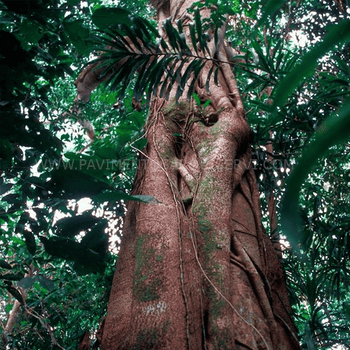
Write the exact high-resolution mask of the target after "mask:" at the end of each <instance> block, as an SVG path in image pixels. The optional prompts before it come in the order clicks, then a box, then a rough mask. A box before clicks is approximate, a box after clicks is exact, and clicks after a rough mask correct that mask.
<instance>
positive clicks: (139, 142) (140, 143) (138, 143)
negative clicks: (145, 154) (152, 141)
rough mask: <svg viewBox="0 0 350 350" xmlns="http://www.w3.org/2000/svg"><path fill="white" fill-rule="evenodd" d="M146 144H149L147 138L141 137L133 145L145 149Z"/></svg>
mask: <svg viewBox="0 0 350 350" xmlns="http://www.w3.org/2000/svg"><path fill="white" fill-rule="evenodd" d="M146 145H147V139H146V138H142V139H139V140H137V141H135V142H134V143H133V146H134V147H135V148H137V149H140V150H142V149H144V148H145V147H146Z"/></svg>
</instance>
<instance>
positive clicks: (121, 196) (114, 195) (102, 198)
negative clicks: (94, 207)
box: [93, 191, 159, 203]
mask: <svg viewBox="0 0 350 350" xmlns="http://www.w3.org/2000/svg"><path fill="white" fill-rule="evenodd" d="M93 200H94V201H96V202H98V203H104V202H118V201H120V200H124V201H137V202H143V203H159V202H158V201H157V199H156V198H154V197H152V196H147V195H134V196H131V195H130V194H127V193H125V192H116V191H113V192H104V193H101V194H98V195H97V196H94V197H93Z"/></svg>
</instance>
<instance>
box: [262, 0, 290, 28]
mask: <svg viewBox="0 0 350 350" xmlns="http://www.w3.org/2000/svg"><path fill="white" fill-rule="evenodd" d="M284 3H285V1H284V0H268V1H267V3H266V4H265V5H263V6H262V10H263V14H262V17H261V18H260V20H259V23H258V25H259V26H261V25H262V24H263V23H264V22H265V21H266V19H267V17H269V16H273V15H274V14H275V13H276V12H277V10H279V9H280V8H281V7H282V6H283V4H284Z"/></svg>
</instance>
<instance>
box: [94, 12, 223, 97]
mask: <svg viewBox="0 0 350 350" xmlns="http://www.w3.org/2000/svg"><path fill="white" fill-rule="evenodd" d="M194 15H195V16H194V22H193V23H190V24H189V35H188V36H189V38H186V35H185V33H184V25H183V23H182V22H181V21H180V20H179V21H177V23H176V26H174V24H173V23H172V22H171V20H170V19H168V20H166V21H165V23H164V27H163V31H164V33H165V34H166V37H167V40H164V39H163V38H162V37H161V36H160V35H159V33H158V31H157V30H156V29H155V28H154V27H153V26H152V24H151V23H150V22H148V21H146V20H145V19H142V18H140V17H133V16H131V15H129V19H130V25H127V24H125V21H124V22H123V23H120V24H113V25H110V26H109V27H108V28H103V29H102V30H99V31H97V32H96V34H95V36H94V40H95V42H96V46H97V50H98V52H99V53H100V56H99V57H98V58H97V59H95V60H93V61H91V62H90V63H95V62H100V66H102V67H103V68H104V69H103V71H102V73H101V74H102V75H103V76H105V77H106V76H108V78H107V80H106V82H107V83H108V84H110V87H111V89H112V90H119V91H120V94H121V95H122V94H123V92H124V91H125V90H126V89H127V87H128V86H129V85H130V86H133V91H134V96H135V97H136V98H137V99H140V98H141V97H142V96H144V94H146V95H147V97H148V98H149V97H150V95H151V94H156V93H158V94H159V96H161V97H165V98H167V99H168V98H169V96H170V92H171V90H172V88H173V86H174V84H177V88H176V89H177V90H176V99H179V98H180V97H181V96H182V94H183V92H184V91H185V85H186V84H187V83H188V82H189V80H190V82H189V88H188V93H187V98H190V97H191V96H192V94H193V91H194V87H195V83H196V81H197V79H198V76H199V74H200V72H201V70H202V68H203V67H204V66H205V64H206V63H207V62H210V63H211V65H212V66H211V68H210V69H209V73H208V77H207V80H209V79H210V78H211V76H212V74H213V72H215V73H214V76H215V80H216V81H217V74H218V63H219V61H218V60H217V59H216V58H215V57H212V55H211V54H210V50H209V48H208V43H207V42H208V41H209V38H210V36H209V34H208V33H207V32H205V31H204V28H206V27H208V26H207V25H206V26H203V20H202V18H201V16H200V12H199V10H196V11H195V13H194ZM212 29H214V33H217V30H218V28H217V27H215V24H214V23H213V25H212ZM216 36H217V35H216ZM216 36H215V37H216ZM216 44H217V40H215V43H214V50H212V51H213V52H214V54H215V52H216ZM191 48H193V49H192V50H191ZM206 89H207V90H208V91H209V83H207V84H206Z"/></svg>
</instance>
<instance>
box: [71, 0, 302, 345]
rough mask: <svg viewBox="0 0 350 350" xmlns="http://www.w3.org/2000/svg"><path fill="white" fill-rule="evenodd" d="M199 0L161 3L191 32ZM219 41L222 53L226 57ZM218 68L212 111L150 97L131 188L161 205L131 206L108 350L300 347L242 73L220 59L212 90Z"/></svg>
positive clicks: (108, 324) (106, 335)
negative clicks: (255, 161)
mask: <svg viewBox="0 0 350 350" xmlns="http://www.w3.org/2000/svg"><path fill="white" fill-rule="evenodd" d="M192 2H193V1H192V0H184V1H162V2H161V1H159V2H156V1H153V2H152V4H153V5H154V6H155V7H156V8H157V12H158V21H159V22H160V21H162V20H163V19H164V18H167V17H169V16H170V15H172V18H173V20H176V19H177V18H180V17H181V18H182V19H183V21H184V22H183V23H184V28H186V24H188V21H189V18H187V17H186V9H187V8H188V7H190V6H191V5H192ZM201 15H202V16H209V15H210V12H209V10H208V9H203V10H202V11H201ZM159 24H161V23H159ZM223 34H224V30H223V31H222V35H223ZM221 39H222V40H221V41H220V44H219V51H218V58H219V59H220V60H221V62H228V61H229V59H228V57H227V54H226V50H225V42H224V41H223V37H222V38H221ZM212 41H214V39H213V40H212ZM210 44H212V45H213V43H209V45H210ZM209 68H210V63H208V64H207V66H205V67H204V69H203V70H202V73H201V76H200V78H199V79H198V82H197V85H196V93H197V95H198V96H199V97H200V99H201V100H202V101H203V102H204V101H206V100H208V99H210V101H211V103H210V105H209V106H208V107H207V108H206V110H205V111H201V110H200V109H199V108H198V106H196V105H195V104H194V103H193V101H190V102H188V101H185V100H181V101H180V102H179V103H178V104H176V103H175V102H174V101H173V100H172V99H171V98H170V99H169V101H165V100H164V99H161V98H159V97H157V96H154V98H153V99H152V101H151V113H150V117H149V120H148V123H147V125H146V136H147V140H148V143H147V146H146V148H145V149H144V150H142V152H141V162H140V164H141V166H140V167H139V168H138V170H137V174H136V178H135V182H134V188H133V192H132V193H133V194H147V195H151V196H154V197H155V198H156V199H157V200H158V203H157V204H143V203H136V202H130V203H128V207H127V208H128V211H127V216H126V220H125V226H124V231H123V240H122V244H121V250H120V252H119V257H118V263H117V267H116V272H115V275H114V280H113V285H112V290H111V295H110V300H109V306H108V313H107V317H106V321H105V325H104V331H103V338H102V349H103V350H109V349H113V350H116V349H179V350H180V349H191V350H195V349H208V350H209V349H210V350H211V349H254V350H257V349H270V350H276V349H290V350H292V349H293V350H294V349H298V348H299V345H298V340H297V338H296V329H295V327H294V324H293V321H292V319H291V316H290V314H291V310H290V306H289V301H288V295H287V290H286V287H285V282H284V276H283V271H282V268H281V266H280V263H279V260H278V258H277V255H276V253H275V251H274V248H273V245H272V243H271V242H270V240H269V238H268V237H267V236H266V234H265V232H264V229H263V226H262V224H261V214H260V207H259V192H258V189H257V185H256V179H255V174H254V171H253V169H252V167H251V149H250V129H249V126H248V124H247V121H246V120H245V116H244V110H243V104H242V101H241V98H240V96H239V92H238V87H237V84H236V80H235V78H234V76H233V73H232V69H231V67H230V65H229V64H228V63H221V65H220V71H219V78H218V80H219V84H218V85H216V84H215V83H214V78H211V80H210V94H208V93H207V92H206V90H205V83H206V78H207V74H208V71H209ZM77 85H78V91H79V83H78V84H77ZM92 85H93V84H92ZM174 91H176V86H175V87H174ZM85 96H86V95H84V98H85ZM184 96H186V92H185V93H184ZM179 134H181V135H182V137H179V136H175V135H179Z"/></svg>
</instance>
